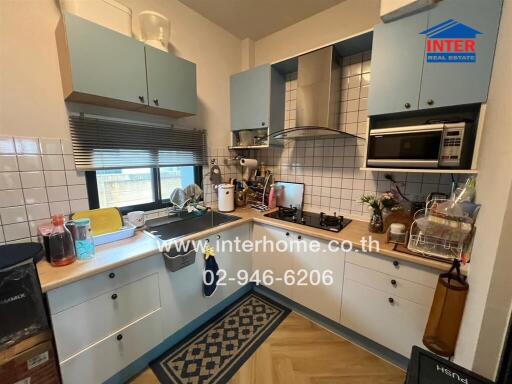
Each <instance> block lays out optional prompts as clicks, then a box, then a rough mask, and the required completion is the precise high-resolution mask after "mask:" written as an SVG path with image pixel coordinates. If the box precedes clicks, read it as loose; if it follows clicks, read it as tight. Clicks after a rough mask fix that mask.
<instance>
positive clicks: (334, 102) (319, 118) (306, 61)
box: [271, 46, 354, 139]
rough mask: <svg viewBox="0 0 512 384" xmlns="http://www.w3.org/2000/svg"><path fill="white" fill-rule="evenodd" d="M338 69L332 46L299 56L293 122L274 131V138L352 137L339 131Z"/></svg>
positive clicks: (339, 71) (339, 78)
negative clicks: (294, 117) (294, 118)
mask: <svg viewBox="0 0 512 384" xmlns="http://www.w3.org/2000/svg"><path fill="white" fill-rule="evenodd" d="M340 83H341V69H340V65H339V62H338V59H337V57H336V50H335V48H334V46H329V47H325V48H321V49H319V50H316V51H314V52H311V53H307V54H305V55H302V56H299V58H298V70H297V112H296V125H295V126H294V127H291V128H286V129H284V130H282V131H279V132H275V133H274V134H272V135H271V137H272V138H274V139H301V138H310V137H320V136H322V137H325V136H345V137H354V136H353V135H350V134H348V133H345V132H343V131H340V130H339V126H338V122H339V113H340V97H341V84H340Z"/></svg>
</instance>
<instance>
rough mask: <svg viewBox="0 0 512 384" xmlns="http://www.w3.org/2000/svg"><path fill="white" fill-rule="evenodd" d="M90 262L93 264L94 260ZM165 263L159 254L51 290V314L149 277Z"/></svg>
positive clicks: (49, 297)
mask: <svg viewBox="0 0 512 384" xmlns="http://www.w3.org/2000/svg"><path fill="white" fill-rule="evenodd" d="M88 262H92V263H93V262H94V260H92V261H88ZM163 262H164V260H163V257H162V255H160V254H158V255H155V256H151V257H148V258H146V259H142V260H139V261H136V262H134V263H130V264H127V265H123V266H122V267H119V268H114V269H112V270H109V271H105V272H101V273H98V274H97V275H94V276H91V277H88V278H86V279H83V280H80V281H77V282H75V283H72V284H68V285H65V286H63V287H61V288H57V289H54V290H51V291H49V292H48V304H49V306H50V313H51V314H55V313H58V312H60V311H63V310H65V309H67V308H71V307H73V306H75V305H78V304H80V303H83V302H84V301H87V300H89V299H91V298H94V297H96V296H99V295H101V294H103V293H105V292H110V291H112V290H114V289H117V288H119V287H121V286H123V285H126V284H128V283H130V282H132V281H135V280H138V279H140V278H142V277H145V276H149V275H151V274H152V273H154V272H156V271H157V270H158V267H159V266H162V265H163Z"/></svg>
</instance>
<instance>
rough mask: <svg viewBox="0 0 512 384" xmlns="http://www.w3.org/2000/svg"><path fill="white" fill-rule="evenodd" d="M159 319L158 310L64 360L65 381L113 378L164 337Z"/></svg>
mask: <svg viewBox="0 0 512 384" xmlns="http://www.w3.org/2000/svg"><path fill="white" fill-rule="evenodd" d="M160 322H161V320H160V310H157V311H156V312H153V313H152V314H150V315H149V316H147V317H145V318H143V319H141V320H139V321H137V322H135V323H133V324H131V325H129V326H128V327H126V328H124V329H122V330H120V331H119V332H117V333H115V334H113V335H111V336H109V337H108V338H106V339H104V340H102V341H101V342H99V343H97V344H95V345H93V346H91V347H90V348H88V349H86V350H84V351H83V352H81V353H80V354H79V355H76V356H74V357H72V358H71V359H69V360H67V361H65V362H63V363H61V367H60V368H61V373H62V380H63V383H64V384H95V383H102V382H104V381H105V380H107V379H108V378H110V377H112V376H113V375H114V374H116V373H117V372H119V371H120V370H121V369H123V368H125V367H126V366H127V365H129V364H130V363H132V362H133V361H134V360H136V359H138V358H139V357H140V356H142V355H143V354H144V353H146V352H147V351H149V350H151V349H152V348H154V347H155V346H157V345H158V344H159V343H160V342H161V341H162V340H163V337H162V336H163V335H162V331H161V327H160ZM119 335H122V339H121V340H118V336H119Z"/></svg>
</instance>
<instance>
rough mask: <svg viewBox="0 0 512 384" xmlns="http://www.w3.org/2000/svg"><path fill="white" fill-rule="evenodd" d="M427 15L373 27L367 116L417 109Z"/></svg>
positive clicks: (421, 14) (419, 14)
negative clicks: (423, 32) (421, 33)
mask: <svg viewBox="0 0 512 384" xmlns="http://www.w3.org/2000/svg"><path fill="white" fill-rule="evenodd" d="M427 25H428V12H422V13H418V14H415V15H411V16H407V17H404V18H401V19H398V20H395V21H392V22H389V23H382V24H378V25H376V26H375V28H374V30H373V44H372V60H371V66H372V68H371V69H372V78H371V81H370V94H369V96H368V97H369V98H368V114H369V115H380V114H386V113H395V112H402V111H410V110H415V109H417V108H418V99H419V94H420V83H421V71H422V66H423V53H424V51H425V37H424V36H423V35H420V34H419V32H421V31H423V30H424V29H425V28H427Z"/></svg>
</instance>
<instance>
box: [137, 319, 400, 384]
mask: <svg viewBox="0 0 512 384" xmlns="http://www.w3.org/2000/svg"><path fill="white" fill-rule="evenodd" d="M404 379H405V374H404V372H403V371H402V370H400V369H399V368H396V367H395V366H393V365H391V364H389V363H387V362H385V361H384V360H382V359H380V358H378V357H376V356H374V355H372V354H371V353H369V352H366V351H365V350H363V349H361V348H359V347H357V346H355V345H354V344H352V343H350V342H348V341H347V340H345V339H343V338H341V337H339V336H336V335H334V334H332V333H330V332H328V331H326V330H325V329H323V328H321V327H320V326H318V325H316V324H315V323H313V322H311V321H309V320H307V319H305V318H304V317H302V316H300V315H298V314H296V313H294V312H292V313H291V314H290V315H289V316H288V317H287V318H286V319H285V320H284V321H283V322H282V323H281V325H279V327H278V328H277V329H276V330H275V331H274V332H273V333H272V335H270V337H269V338H268V339H267V340H265V342H264V343H263V344H262V345H261V346H260V347H259V348H258V349H257V350H256V352H255V353H254V354H253V355H252V356H251V357H250V358H249V360H247V361H246V362H245V364H244V365H243V366H242V367H241V368H240V370H239V371H238V372H237V373H236V374H235V376H234V377H233V378H232V379H231V381H230V384H370V383H371V384H403V382H404ZM152 383H158V380H157V378H156V377H155V376H154V375H153V372H152V371H151V369H147V370H146V371H144V372H143V373H142V374H141V375H139V376H138V377H136V378H135V379H134V380H133V381H132V382H131V384H152Z"/></svg>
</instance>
